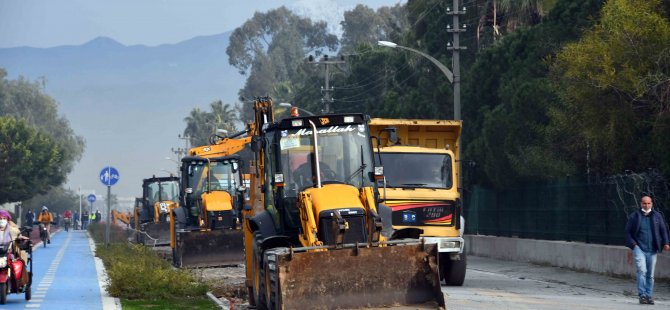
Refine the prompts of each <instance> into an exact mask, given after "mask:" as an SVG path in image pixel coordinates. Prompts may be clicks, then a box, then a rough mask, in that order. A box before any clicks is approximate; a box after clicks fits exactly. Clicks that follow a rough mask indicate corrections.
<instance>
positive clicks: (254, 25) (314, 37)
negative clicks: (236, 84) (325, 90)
mask: <svg viewBox="0 0 670 310" xmlns="http://www.w3.org/2000/svg"><path fill="white" fill-rule="evenodd" d="M336 47H337V37H336V36H335V35H333V34H329V33H328V32H327V24H326V22H323V21H320V22H313V21H311V20H310V19H309V18H303V17H300V16H297V15H296V14H294V13H292V12H291V11H289V10H288V9H286V8H285V7H283V6H282V7H280V8H278V9H274V10H271V11H268V12H266V13H260V12H256V13H255V14H254V16H253V17H252V18H251V19H249V20H247V21H246V22H245V23H244V24H243V25H242V26H240V27H238V28H236V29H235V30H234V31H233V33H232V35H231V37H230V43H229V45H228V48H227V49H226V54H228V57H229V58H228V61H229V63H230V64H231V65H233V66H234V67H236V68H238V69H239V71H240V73H241V74H246V73H247V72H248V73H249V76H248V78H247V81H246V83H245V86H244V88H243V89H241V90H240V93H239V95H240V96H241V97H243V98H254V97H257V96H265V95H270V91H271V90H272V89H273V88H274V85H275V84H277V83H286V82H291V83H293V82H294V81H299V80H301V76H302V74H303V72H301V71H300V70H299V68H300V67H301V64H302V63H304V62H305V61H304V60H305V57H306V55H307V54H309V53H316V54H317V55H320V54H321V53H323V52H324V50H325V49H330V50H335V49H336ZM299 86H300V85H298V87H299ZM290 87H291V88H295V86H294V85H290ZM276 99H279V98H276ZM281 99H283V100H285V101H292V99H293V98H281ZM252 115H253V114H252V113H251V107H250V106H249V105H248V104H245V107H244V109H243V111H242V117H241V118H242V119H244V120H249V119H251V118H252Z"/></svg>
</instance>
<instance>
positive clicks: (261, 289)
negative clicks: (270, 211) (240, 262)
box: [250, 232, 267, 309]
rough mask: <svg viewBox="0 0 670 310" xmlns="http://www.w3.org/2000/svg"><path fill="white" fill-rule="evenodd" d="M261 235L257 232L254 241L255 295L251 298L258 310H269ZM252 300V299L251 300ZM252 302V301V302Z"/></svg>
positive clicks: (252, 263)
mask: <svg viewBox="0 0 670 310" xmlns="http://www.w3.org/2000/svg"><path fill="white" fill-rule="evenodd" d="M261 238H262V237H261V234H260V233H258V232H256V233H255V234H254V239H253V241H252V255H253V256H252V258H251V260H252V262H251V266H252V277H253V280H254V281H253V282H254V283H252V285H251V288H252V290H253V295H251V298H253V301H254V305H255V306H256V309H267V305H266V303H265V300H266V299H265V294H266V293H265V291H266V290H265V266H264V264H263V262H262V256H261V255H263V254H262V253H260V239H261ZM251 298H250V299H251ZM250 301H251V300H250Z"/></svg>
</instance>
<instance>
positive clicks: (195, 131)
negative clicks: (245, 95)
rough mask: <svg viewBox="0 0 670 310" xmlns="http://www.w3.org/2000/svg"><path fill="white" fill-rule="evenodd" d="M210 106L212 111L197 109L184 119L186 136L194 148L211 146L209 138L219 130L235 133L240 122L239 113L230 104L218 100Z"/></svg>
mask: <svg viewBox="0 0 670 310" xmlns="http://www.w3.org/2000/svg"><path fill="white" fill-rule="evenodd" d="M209 106H210V109H211V111H201V110H200V108H198V107H196V108H194V109H193V110H191V112H190V113H189V115H188V116H186V117H185V118H184V122H186V128H185V129H184V136H188V137H190V143H191V145H193V146H201V145H208V144H210V142H209V138H210V136H212V135H213V134H215V133H216V130H217V129H224V130H227V131H228V133H229V134H232V133H233V132H234V131H235V122H236V121H238V120H239V118H238V117H237V115H238V112H237V111H235V109H234V108H232V107H231V105H230V104H227V103H223V102H222V101H221V100H217V101H214V102H212V103H210V105H209Z"/></svg>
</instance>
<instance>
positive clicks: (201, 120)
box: [184, 107, 211, 146]
mask: <svg viewBox="0 0 670 310" xmlns="http://www.w3.org/2000/svg"><path fill="white" fill-rule="evenodd" d="M184 122H186V128H185V129H184V136H187V137H190V143H191V145H192V146H200V145H205V144H207V140H208V138H209V134H211V131H208V130H207V129H206V124H207V113H206V112H203V111H201V110H200V108H198V107H195V108H193V110H191V113H190V114H189V115H188V116H186V117H185V118H184Z"/></svg>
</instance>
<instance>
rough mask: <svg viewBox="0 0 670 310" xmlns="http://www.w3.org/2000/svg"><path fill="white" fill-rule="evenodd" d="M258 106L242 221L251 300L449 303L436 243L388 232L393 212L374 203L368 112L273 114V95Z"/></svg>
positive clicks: (341, 304)
mask: <svg viewBox="0 0 670 310" xmlns="http://www.w3.org/2000/svg"><path fill="white" fill-rule="evenodd" d="M254 105H255V111H256V123H255V124H253V125H252V126H250V127H249V128H250V129H251V132H254V130H256V131H255V135H256V137H257V138H256V139H255V140H254V142H252V149H254V151H255V153H256V159H257V161H256V162H255V165H254V166H253V167H252V169H251V173H252V179H251V182H252V186H251V187H252V192H251V199H252V200H253V206H250V207H248V208H245V209H244V220H245V225H243V227H244V230H245V239H246V240H245V246H246V250H245V251H246V255H247V256H246V268H247V283H248V285H249V293H250V302H251V304H252V305H255V306H256V307H259V308H262V309H281V308H285V309H307V308H319V309H326V308H359V307H369V306H391V305H404V304H417V303H426V302H429V303H434V304H436V305H438V306H444V297H443V295H442V293H441V290H440V285H439V278H438V274H437V261H436V260H437V247H436V245H435V244H426V243H423V242H420V241H419V239H409V240H407V239H406V240H389V239H388V237H390V234H391V231H390V229H391V223H390V218H387V220H386V221H384V216H382V215H380V210H379V209H378V205H377V201H376V196H377V190H376V188H375V185H374V184H375V182H374V180H375V177H381V175H380V173H381V171H382V169H377V168H375V167H373V160H372V154H373V153H372V148H371V143H370V136H369V134H368V126H367V122H368V118H367V117H365V116H363V115H361V114H355V113H354V114H340V115H323V116H311V117H296V118H288V119H283V120H281V121H279V122H274V120H273V118H272V101H271V99H269V98H259V99H257V100H256V102H255V103H254ZM378 168H381V167H378ZM375 171H376V172H377V175H375ZM382 213H383V212H382ZM388 215H389V216H390V210H389V211H388ZM384 222H387V225H384ZM385 228H387V229H388V230H385Z"/></svg>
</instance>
